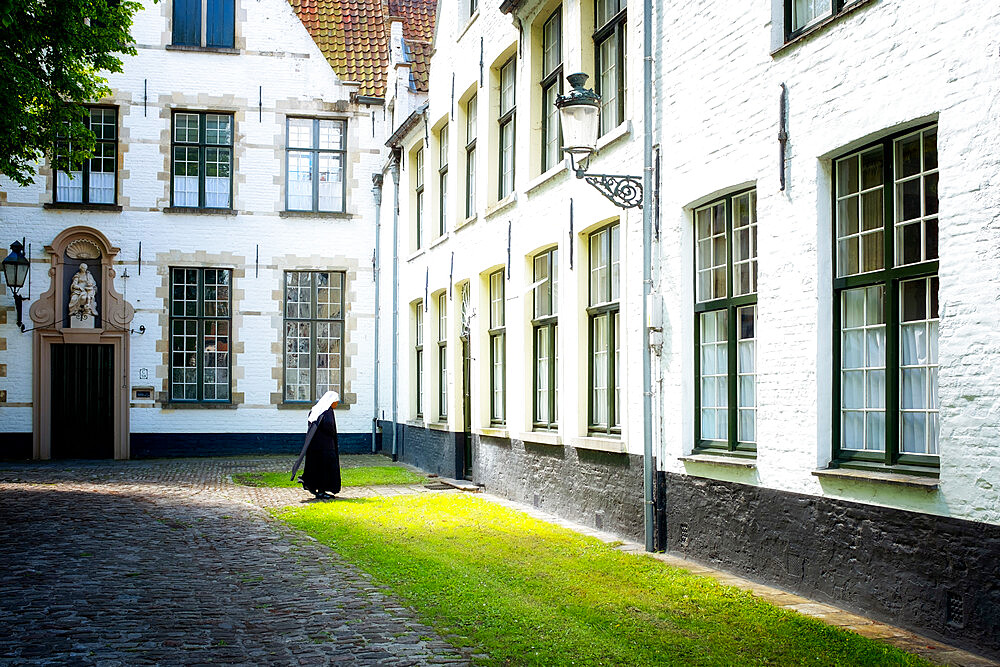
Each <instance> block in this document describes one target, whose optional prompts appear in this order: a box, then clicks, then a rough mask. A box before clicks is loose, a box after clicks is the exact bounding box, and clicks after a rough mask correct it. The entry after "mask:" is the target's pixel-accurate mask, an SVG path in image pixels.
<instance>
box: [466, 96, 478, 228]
mask: <svg viewBox="0 0 1000 667" xmlns="http://www.w3.org/2000/svg"><path fill="white" fill-rule="evenodd" d="M477 105H478V102H477V96H476V95H473V96H472V97H471V98H469V101H468V102H466V104H465V217H466V218H471V217H472V216H474V215H475V214H476V137H477V135H478V126H477V125H476V123H477V122H478V118H477V111H478V110H477Z"/></svg>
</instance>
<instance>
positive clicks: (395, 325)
mask: <svg viewBox="0 0 1000 667" xmlns="http://www.w3.org/2000/svg"><path fill="white" fill-rule="evenodd" d="M389 173H390V174H392V460H393V461H396V460H398V459H399V450H398V448H397V446H396V431H397V430H398V427H397V424H398V423H399V418H398V407H399V152H398V151H397V150H393V155H392V159H391V160H390V162H389Z"/></svg>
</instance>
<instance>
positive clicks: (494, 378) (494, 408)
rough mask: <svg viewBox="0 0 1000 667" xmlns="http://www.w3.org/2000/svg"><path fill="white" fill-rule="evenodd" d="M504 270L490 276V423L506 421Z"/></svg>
mask: <svg viewBox="0 0 1000 667" xmlns="http://www.w3.org/2000/svg"><path fill="white" fill-rule="evenodd" d="M506 319H507V313H506V302H505V300H504V269H500V270H499V271H494V272H493V273H491V274H490V329H489V335H490V423H492V424H504V423H505V422H506V420H507V412H506V405H507V373H506V367H507V337H506V331H507V329H506V325H507V322H506Z"/></svg>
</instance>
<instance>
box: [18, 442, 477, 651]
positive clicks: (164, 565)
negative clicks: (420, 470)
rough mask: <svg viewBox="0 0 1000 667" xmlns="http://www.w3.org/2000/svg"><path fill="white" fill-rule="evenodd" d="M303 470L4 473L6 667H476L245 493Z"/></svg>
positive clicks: (285, 461)
mask: <svg viewBox="0 0 1000 667" xmlns="http://www.w3.org/2000/svg"><path fill="white" fill-rule="evenodd" d="M352 458H353V457H352ZM381 460H382V461H384V459H381ZM292 461H293V459H292V458H286V457H281V458H278V457H260V458H231V459H187V460H169V461H168V460H158V461H124V462H110V461H109V462H71V463H70V462H58V463H34V464H20V463H18V464H9V463H8V464H0V517H3V521H2V523H0V664H5V665H6V664H12V665H17V664H24V663H61V664H67V663H72V664H102V665H116V664H149V663H161V664H199V663H215V664H219V663H224V664H243V663H245V664H265V663H271V664H288V663H293V664H320V665H321V664H338V665H340V664H364V665H369V664H370V665H374V664H379V665H382V664H385V665H411V664H444V663H460V664H465V663H467V662H468V656H463V655H462V654H461V653H459V652H458V651H457V650H456V649H454V648H453V647H451V646H450V645H449V644H447V643H446V642H444V641H443V640H442V639H441V638H440V637H439V636H438V635H437V634H436V633H435V632H434V631H433V630H431V629H429V628H428V627H426V626H424V625H422V624H421V623H419V622H418V621H417V620H416V619H415V618H414V617H413V615H412V613H411V612H410V611H409V610H408V609H406V608H404V607H403V606H402V605H400V604H399V603H398V602H397V601H396V600H394V599H393V598H392V597H390V596H388V595H386V594H384V593H383V592H381V591H380V590H378V589H377V588H376V587H375V586H374V585H372V584H371V583H370V581H369V579H368V577H367V575H365V574H363V573H361V572H359V571H358V570H357V569H356V568H354V567H352V566H351V565H349V564H347V563H345V562H343V561H342V560H341V559H340V558H338V557H337V555H336V554H335V553H333V552H332V551H330V550H329V549H327V548H326V547H323V546H321V545H319V544H318V543H317V542H315V541H313V540H311V539H310V538H307V537H304V536H302V535H301V534H298V533H295V532H294V531H292V530H291V529H289V528H287V527H285V526H284V525H283V524H282V523H280V522H278V521H276V520H273V519H271V518H270V517H269V516H268V514H267V512H266V510H264V509H262V506H267V505H272V506H273V505H285V504H294V503H297V502H308V501H309V500H308V499H309V498H310V496H309V495H308V494H306V493H305V492H304V491H302V490H301V489H252V488H246V487H238V486H234V485H232V484H231V482H230V481H229V480H230V479H231V475H232V474H233V473H237V472H248V471H257V470H289V469H290V468H291V464H292ZM350 492H351V495H373V494H375V493H376V492H377V493H419V492H422V491H421V490H419V489H414V488H413V487H410V488H398V487H397V488H383V489H380V490H378V491H376V490H375V489H364V488H362V489H356V490H355V489H351V490H350Z"/></svg>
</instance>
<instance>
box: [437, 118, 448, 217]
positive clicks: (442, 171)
mask: <svg viewBox="0 0 1000 667" xmlns="http://www.w3.org/2000/svg"><path fill="white" fill-rule="evenodd" d="M447 231H448V126H447V125H445V126H444V127H442V128H441V132H440V133H439V134H438V234H439V235H444V233H445V232H447Z"/></svg>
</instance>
